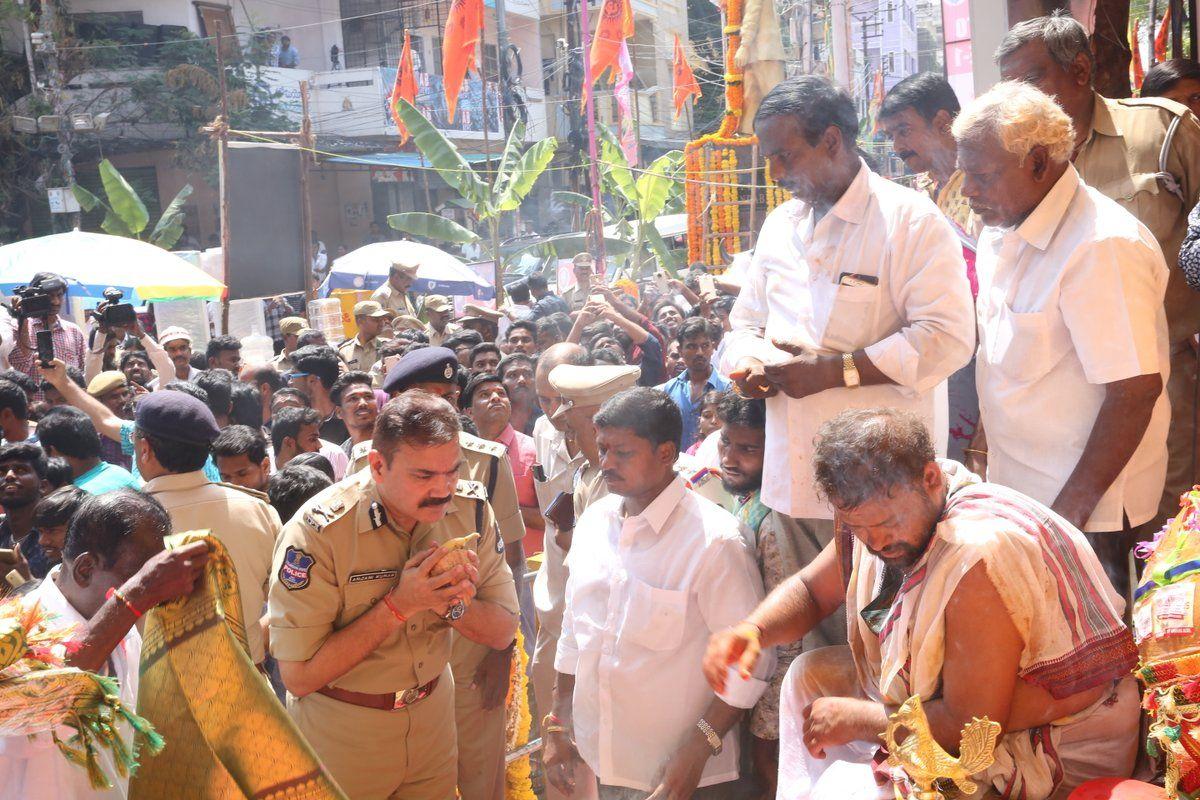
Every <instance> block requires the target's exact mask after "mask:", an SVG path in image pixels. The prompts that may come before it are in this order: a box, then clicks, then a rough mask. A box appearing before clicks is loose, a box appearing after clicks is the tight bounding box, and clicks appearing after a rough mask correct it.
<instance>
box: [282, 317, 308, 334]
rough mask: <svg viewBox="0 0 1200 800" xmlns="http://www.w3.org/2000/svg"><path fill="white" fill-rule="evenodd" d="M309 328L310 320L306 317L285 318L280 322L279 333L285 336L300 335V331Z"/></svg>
mask: <svg viewBox="0 0 1200 800" xmlns="http://www.w3.org/2000/svg"><path fill="white" fill-rule="evenodd" d="M307 327H308V320H306V319H305V318H304V317H284V318H283V319H281V320H279V332H280V333H282V334H283V335H284V336H291V335H292V334H299V333H300V331H302V330H304V329H305V328H307Z"/></svg>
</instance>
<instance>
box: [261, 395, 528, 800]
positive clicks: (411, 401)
mask: <svg viewBox="0 0 1200 800" xmlns="http://www.w3.org/2000/svg"><path fill="white" fill-rule="evenodd" d="M459 430H460V428H459V421H458V414H457V413H456V412H455V410H454V409H453V408H452V407H451V406H450V405H449V404H448V403H446V402H445V401H444V400H442V399H440V398H436V397H432V396H430V395H428V394H423V393H412V394H409V395H407V396H405V397H402V398H400V399H398V400H395V401H393V402H391V403H389V404H388V405H387V406H386V407H385V408H384V409H383V410H382V411H381V412H380V415H379V419H378V420H377V422H376V426H375V434H374V439H373V441H374V443H375V449H374V450H372V452H371V455H370V462H371V463H370V469H369V470H364V471H362V472H359V473H357V474H355V475H353V476H351V477H350V478H347V479H346V480H343V481H342V482H341V483H338V484H335V485H334V486H331V487H330V488H328V489H326V490H325V491H324V492H322V493H320V494H319V495H317V496H316V497H314V498H313V499H312V500H310V501H309V502H308V503H306V504H305V505H304V506H303V507H301V509H300V511H298V512H297V514H296V516H295V517H294V518H293V519H292V521H291V522H289V523H288V525H287V526H286V527H285V528H284V531H283V534H282V535H281V537H280V539H279V543H278V545H277V547H276V549H275V560H274V568H273V569H274V572H273V574H272V577H271V590H270V600H269V609H270V629H271V634H270V635H271V652H272V654H273V655H274V656H275V657H276V658H277V659H278V660H279V666H280V674H281V675H282V677H283V682H284V685H285V686H286V687H287V689H288V692H289V703H288V709H289V711H290V713H291V714H292V716H293V718H294V719H295V720H296V723H297V725H298V726H299V728H300V730H301V731H302V732H303V733H304V735H305V737H306V738H307V739H308V741H309V742H310V743H311V744H312V746H313V748H314V749H315V750H316V751H317V754H318V755H319V756H320V757H321V760H322V761H323V762H324V764H325V765H326V766H327V767H328V769H329V771H330V773H331V774H332V775H333V777H334V779H335V780H336V781H337V782H338V783H339V785H340V786H341V788H342V789H343V790H344V791H345V792H346V794H347V795H348V796H349V797H353V798H384V797H392V798H404V800H450V798H453V797H454V796H455V787H456V784H457V781H458V778H457V769H456V766H455V765H456V762H457V746H456V741H455V728H454V721H453V720H454V717H453V714H452V709H453V706H454V685H453V681H452V678H451V673H450V668H449V658H450V648H451V639H452V638H453V637H452V632H453V633H454V634H455V635H456V636H460V637H462V638H464V639H469V640H471V641H475V642H478V643H479V644H480V645H481V646H483V647H485V648H496V649H500V648H504V647H505V646H507V645H508V643H509V642H511V641H512V639H513V636H514V635H515V632H516V627H517V617H516V611H517V597H516V592H515V590H514V587H513V579H512V573H511V572H510V571H509V569H508V565H507V564H506V563H505V561H504V558H503V550H504V548H503V544H502V543H501V541H500V540H499V539H498V534H497V530H496V524H495V520H494V518H493V516H492V513H491V510H490V508H489V507H488V505H487V502H486V501H485V500H484V492H483V487H482V486H480V485H479V484H477V483H472V482H469V481H462V480H459V462H460V461H461V459H462V455H461V449H460V447H459V445H458V433H459ZM473 532H478V533H480V534H481V537H480V538H479V539H478V540H477V541H476V542H474V543H473V544H472V545H470V546H469V548H468V558H469V561H468V563H466V564H465V565H459V566H454V567H452V568H451V569H450V570H449V571H447V572H444V573H441V574H438V573H439V571H440V570H441V569H443V568H445V567H446V566H448V565H447V564H442V565H440V566H439V562H440V561H441V559H442V557H443V556H444V554H445V552H446V551H445V548H443V547H441V546H440V545H443V544H445V543H446V542H448V541H449V540H451V539H453V538H455V537H460V536H464V535H467V534H470V533H473Z"/></svg>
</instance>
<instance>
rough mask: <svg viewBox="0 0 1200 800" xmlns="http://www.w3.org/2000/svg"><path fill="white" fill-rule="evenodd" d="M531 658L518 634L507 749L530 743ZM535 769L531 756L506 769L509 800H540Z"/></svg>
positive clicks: (509, 699)
mask: <svg viewBox="0 0 1200 800" xmlns="http://www.w3.org/2000/svg"><path fill="white" fill-rule="evenodd" d="M528 667H529V656H527V655H525V640H524V637H522V636H521V631H520V630H518V631H517V643H516V644H515V645H514V646H513V659H512V668H511V670H510V672H509V679H508V697H507V698H506V699H505V701H504V707H505V708H506V709H507V711H506V717H507V718H506V720H505V723H504V739H505V743H506V747H505V749H506V750H507V751H508V752H512V751H513V750H518V749H520V748H522V747H524V746H525V745H527V744H528V743H529V728H530V726H531V725H532V724H533V718H532V717H531V716H530V713H529V679H528V678H527V677H526V674H525V673H526V670H527V669H528ZM531 775H532V769H531V767H530V766H529V756H524V757H522V758H518V759H517V760H516V761H514V762H512V763H511V764H509V765H508V766H507V767H506V768H505V770H504V782H505V788H504V797H505V800H537V795H536V794H534V792H533V782H532V781H531V780H530V776H531Z"/></svg>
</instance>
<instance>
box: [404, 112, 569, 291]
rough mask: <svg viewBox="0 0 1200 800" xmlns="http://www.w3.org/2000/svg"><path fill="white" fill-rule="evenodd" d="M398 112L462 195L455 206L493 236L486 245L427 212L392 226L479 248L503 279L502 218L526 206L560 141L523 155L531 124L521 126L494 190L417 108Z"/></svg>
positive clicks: (537, 146)
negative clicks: (485, 227)
mask: <svg viewBox="0 0 1200 800" xmlns="http://www.w3.org/2000/svg"><path fill="white" fill-rule="evenodd" d="M396 111H397V113H399V115H400V119H401V120H402V121H403V122H404V125H405V127H406V128H408V131H409V133H410V134H411V135H412V137H413V143H414V144H416V146H417V149H418V150H420V151H421V154H422V155H424V156H425V159H426V160H427V161H428V162H429V164H430V165H431V166H432V167H433V168H434V170H436V171H437V173H438V175H440V176H442V179H443V180H444V181H446V183H447V184H449V185H450V187H451V188H452V189H454V190H455V191H456V192H458V194H459V199H457V200H455V201H452V202H453V203H454V205H457V206H459V207H460V208H465V209H467V210H468V211H470V212H471V214H472V215H473V216H474V217H475V219H477V220H478V221H480V222H483V223H485V224H486V225H487V228H488V233H489V234H490V235H489V237H488V240H487V241H482V239H481V237H480V236H479V235H478V234H477V233H475V232H474V231H472V230H471V229H469V228H466V227H463V226H462V225H459V224H458V223H457V222H454V221H453V220H449V219H446V218H445V217H443V216H441V215H438V214H430V213H426V212H421V211H410V212H406V213H403V214H392V215H390V216H389V217H388V225H390V226H391V227H393V228H395V229H396V230H398V231H403V232H404V233H410V234H413V235H415V236H424V237H427V238H430V239H435V240H437V241H441V242H447V243H450V244H468V243H471V242H479V243H480V245H481V246H482V247H483V249H484V250H485V252H487V253H488V254H489V257H493V258H495V260H496V272H497V277H499V275H500V273H501V271H502V270H501V266H500V253H499V252H497V251H498V249H499V242H500V216H501V214H504V213H506V212H509V211H513V210H515V209H516V208H517V207H518V206H520V205H521V201H522V200H524V199H525V197H526V196H527V195H528V194H529V192H530V191H531V190H532V189H533V185H534V184H535V183H537V180H538V178H539V177H541V175H542V173H543V172H544V171H545V170H546V167H547V166H548V165H549V164H550V160H551V159H552V158H554V152H555V150H557V149H558V141H557V140H555V138H554V137H553V136H551V137H549V138H547V139H542V140H541V141H539V142H537V143H536V144H534V145H533V146H531V147H530V148H529V149H528V150H526V151H525V152H524V153H522V152H521V144H522V142H523V141H524V139H525V123H524V122H522V121H520V120H517V122H516V124H514V125H513V126H512V130H510V131H509V134H508V141H507V142H505V144H504V151H503V153H501V155H500V162H499V165H498V166H497V168H496V171H495V177H494V178H493V179H492V181H491V183H490V184H489V183H487V181H485V180H484V178H483V177H482V176H480V174H479V173H478V172H476V171H475V170H474V169H472V167H471V165H470V164H469V163H467V160H466V159H465V158H463V156H462V154H461V153H459V152H458V148H457V147H455V146H454V144H453V143H452V142H451V141H450V140H449V139H447V138H446V137H445V135H444V134H443V133H442V132H441V131H439V130H438V129H437V128H435V127H434V126H433V124H432V123H431V122H430V121H429V120H428V119H426V118H425V116H424V115H423V114H421V112H420V111H418V110H417V109H416V108H415V107H414V106H413V105H412V104H411V103H409V102H408V101H407V100H404V99H401V100H399V101H398V102H397V103H396ZM497 287H499V280H497Z"/></svg>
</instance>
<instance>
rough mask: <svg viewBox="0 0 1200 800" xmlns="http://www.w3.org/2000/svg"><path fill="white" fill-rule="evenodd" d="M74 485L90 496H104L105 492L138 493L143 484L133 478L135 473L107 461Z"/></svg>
mask: <svg viewBox="0 0 1200 800" xmlns="http://www.w3.org/2000/svg"><path fill="white" fill-rule="evenodd" d="M72 483H74V484H75V485H76V486H77V487H79V488H80V489H83V490H84V491H85V492H87V493H88V494H104V493H105V492H115V491H116V490H117V489H133V490H135V491H136V490H138V489H141V488H142V482H141V481H140V480H138V479H137V478H135V477H133V473H131V472H130V471H129V470H127V469H125V468H124V467H118V466H117V465H116V464H110V463H108V462H107V461H101V462H100V463H99V464H97V465H96V466H94V467H92V468H91V469H89V470H88V471H87V472H85V473H83V474H82V475H80V476H79V477H78V478H76V479H75V480H74V481H72Z"/></svg>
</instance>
